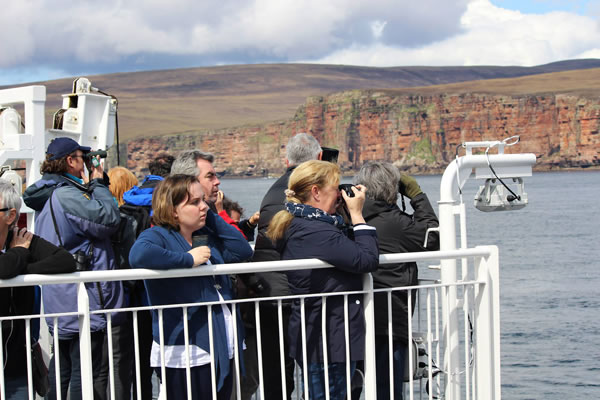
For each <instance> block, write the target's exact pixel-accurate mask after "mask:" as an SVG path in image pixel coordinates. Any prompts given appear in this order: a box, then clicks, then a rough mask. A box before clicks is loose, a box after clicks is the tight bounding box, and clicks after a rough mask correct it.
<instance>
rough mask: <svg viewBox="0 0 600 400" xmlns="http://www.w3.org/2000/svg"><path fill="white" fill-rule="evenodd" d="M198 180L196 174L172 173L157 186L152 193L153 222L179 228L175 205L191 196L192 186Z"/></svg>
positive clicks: (164, 226) (175, 228) (170, 227)
mask: <svg viewBox="0 0 600 400" xmlns="http://www.w3.org/2000/svg"><path fill="white" fill-rule="evenodd" d="M196 182H198V180H197V179H196V177H195V176H190V175H183V174H177V175H170V176H167V177H166V178H165V179H164V180H163V181H162V182H161V183H159V184H158V186H157V187H156V189H155V191H154V194H153V195H152V210H153V211H154V214H153V216H152V222H153V223H154V225H158V226H162V227H163V228H169V229H174V230H176V231H178V230H179V223H178V222H177V220H176V219H175V207H177V206H178V205H179V204H181V203H182V202H184V201H185V200H186V199H187V198H189V197H190V186H191V185H192V184H193V183H196Z"/></svg>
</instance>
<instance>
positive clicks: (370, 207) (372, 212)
mask: <svg viewBox="0 0 600 400" xmlns="http://www.w3.org/2000/svg"><path fill="white" fill-rule="evenodd" d="M396 208H399V207H398V205H397V204H388V203H386V202H385V201H382V200H371V199H365V204H364V205H363V217H364V218H365V220H367V221H368V220H369V219H371V218H373V217H375V216H377V215H379V214H381V213H384V212H386V211H390V210H393V209H396Z"/></svg>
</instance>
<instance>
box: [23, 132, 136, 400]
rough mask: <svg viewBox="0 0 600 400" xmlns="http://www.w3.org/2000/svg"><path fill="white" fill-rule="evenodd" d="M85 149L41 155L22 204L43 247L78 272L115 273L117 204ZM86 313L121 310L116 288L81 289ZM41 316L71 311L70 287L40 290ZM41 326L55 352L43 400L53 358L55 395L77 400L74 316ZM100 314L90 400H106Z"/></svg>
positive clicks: (60, 146)
mask: <svg viewBox="0 0 600 400" xmlns="http://www.w3.org/2000/svg"><path fill="white" fill-rule="evenodd" d="M90 150H91V149H90V148H89V147H86V146H80V145H79V143H77V142H76V141H74V140H73V139H70V138H67V137H60V138H56V139H54V140H53V141H52V142H51V143H50V145H49V146H48V149H47V151H46V160H45V161H44V162H43V163H42V166H41V170H40V172H41V173H42V175H43V176H42V178H41V179H40V180H39V181H37V182H35V183H33V184H32V185H30V186H29V187H28V188H27V189H26V190H25V193H24V194H23V200H24V201H25V204H27V206H29V207H30V208H32V209H34V210H35V211H36V225H35V228H36V233H37V234H38V235H39V236H41V237H43V238H44V239H46V240H47V241H49V242H51V243H53V244H55V245H57V246H60V247H63V248H65V249H67V250H68V251H69V252H71V253H72V254H73V255H74V256H75V260H76V262H77V268H78V270H80V271H86V270H87V271H99V270H112V269H115V265H116V264H115V260H114V253H113V251H112V247H111V241H110V236H111V234H112V233H113V232H114V231H115V230H117V228H118V227H119V222H120V215H119V209H118V206H117V202H116V201H115V199H114V198H113V196H112V194H111V193H110V191H109V190H108V178H105V174H104V169H103V166H102V163H100V162H98V163H94V164H92V163H88V164H87V167H88V169H89V171H90V172H89V177H88V176H87V174H86V173H85V169H86V168H85V167H86V162H85V161H86V158H87V157H86V155H87V153H89V152H90ZM86 288H87V292H88V296H89V302H90V310H91V311H95V310H100V309H113V308H120V307H122V306H123V305H124V297H123V286H122V283H121V282H97V283H93V284H88V285H86ZM42 294H43V301H44V311H45V313H47V314H48V313H66V312H74V311H77V286H76V285H75V284H57V285H46V286H44V287H43V288H42ZM124 318H125V317H124V315H123V314H120V313H116V314H113V316H112V324H113V340H119V338H118V337H117V338H115V329H114V327H115V326H119V325H121V324H122V323H123V322H124ZM46 322H47V324H48V327H49V329H50V334H51V335H58V339H59V346H58V348H55V349H54V354H53V356H52V357H53V358H52V360H51V362H50V363H49V378H50V382H51V385H50V386H51V389H50V393H49V394H48V398H49V399H54V398H56V384H55V382H56V378H55V373H56V372H55V370H54V369H55V368H54V366H55V362H54V357H59V358H60V366H61V368H60V380H61V393H63V394H65V393H67V391H69V392H70V393H71V398H79V397H80V396H81V373H80V355H79V323H78V319H77V316H68V317H59V318H58V322H57V324H56V325H57V326H54V319H53V318H47V319H46ZM106 328H107V323H106V314H92V315H91V339H92V355H91V356H92V370H93V375H94V398H95V399H104V398H106V388H107V386H108V385H107V381H106V380H107V376H108V365H107V364H106V361H105V359H106V356H105V354H107V353H106V351H107V350H106V346H107V341H106Z"/></svg>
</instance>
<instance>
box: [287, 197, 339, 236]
mask: <svg viewBox="0 0 600 400" xmlns="http://www.w3.org/2000/svg"><path fill="white" fill-rule="evenodd" d="M285 209H286V211H287V212H289V213H290V214H292V215H293V216H294V217H300V218H304V219H316V220H317V221H323V222H327V223H328V224H331V225H333V226H337V227H338V228H340V229H342V230H343V229H345V228H346V224H344V218H342V216H341V215H338V214H333V215H331V214H328V213H326V212H325V211H323V210H321V209H320V208H316V207H313V206H309V205H308V204H299V203H288V202H286V203H285Z"/></svg>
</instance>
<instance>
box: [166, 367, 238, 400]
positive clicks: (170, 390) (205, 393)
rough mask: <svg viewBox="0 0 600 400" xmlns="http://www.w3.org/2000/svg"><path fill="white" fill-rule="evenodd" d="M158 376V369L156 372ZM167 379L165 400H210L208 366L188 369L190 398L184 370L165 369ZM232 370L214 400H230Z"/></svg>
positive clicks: (210, 384) (210, 382)
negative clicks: (189, 397)
mask: <svg viewBox="0 0 600 400" xmlns="http://www.w3.org/2000/svg"><path fill="white" fill-rule="evenodd" d="M156 372H157V374H159V376H160V368H157V370H156ZM165 372H166V377H167V384H166V390H167V393H166V394H167V400H209V399H212V398H213V397H212V380H211V371H210V364H207V365H202V366H200V367H193V368H190V378H191V389H192V398H191V399H188V396H187V378H186V369H185V368H165ZM232 376H233V369H231V370H230V373H229V375H228V376H227V378H225V381H224V382H223V386H222V387H221V390H219V391H218V392H217V398H216V399H214V400H230V399H231V387H232V383H233V379H232Z"/></svg>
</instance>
